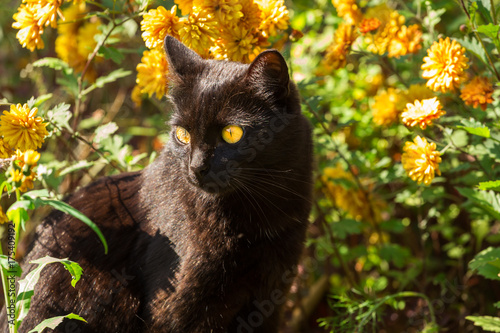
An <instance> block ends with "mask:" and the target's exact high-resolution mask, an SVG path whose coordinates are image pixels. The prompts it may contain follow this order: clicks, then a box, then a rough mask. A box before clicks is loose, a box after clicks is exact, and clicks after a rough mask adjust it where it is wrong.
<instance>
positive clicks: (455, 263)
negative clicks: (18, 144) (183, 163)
mask: <svg viewBox="0 0 500 333" xmlns="http://www.w3.org/2000/svg"><path fill="white" fill-rule="evenodd" d="M185 2H186V1H179V2H178V3H185ZM174 4H175V3H174V2H173V1H150V2H148V1H146V0H145V1H127V0H116V1H111V0H100V1H96V2H93V1H87V2H86V8H87V12H86V14H85V13H84V14H81V16H80V17H78V18H75V19H74V21H69V22H70V23H71V24H73V28H71V27H70V23H68V24H66V25H64V24H61V25H59V26H58V27H56V28H49V27H46V28H45V31H44V33H43V41H44V44H45V47H44V48H42V49H35V50H33V52H31V51H30V50H27V49H26V48H23V47H21V45H20V43H19V41H18V40H17V39H16V33H17V30H16V29H13V28H12V24H13V19H12V17H13V15H14V14H15V13H16V12H17V10H18V7H19V5H20V3H19V1H11V0H4V1H3V2H2V3H1V4H0V12H1V14H2V15H0V28H1V30H0V63H1V64H2V66H0V98H1V99H2V102H3V103H4V104H3V105H2V108H1V110H8V105H7V104H6V103H26V101H28V100H30V99H31V98H32V97H34V98H35V100H34V101H32V103H34V105H38V106H39V110H40V111H39V115H40V116H42V117H44V118H45V119H46V120H48V121H49V122H50V124H49V126H48V129H49V133H50V136H49V138H48V139H46V142H45V144H44V146H43V147H42V149H41V150H40V152H41V159H40V161H39V165H38V171H37V173H38V177H39V180H40V181H39V183H38V184H37V185H35V186H37V187H43V188H46V189H49V190H50V191H51V193H52V194H53V195H54V196H59V197H63V196H64V195H65V194H66V193H69V192H71V191H73V190H74V189H75V188H77V187H79V186H84V185H86V184H88V183H89V182H91V181H92V180H94V179H96V178H98V177H101V176H105V175H111V174H115V173H118V172H123V171H132V170H138V169H141V168H143V167H145V166H147V165H148V164H149V163H150V162H151V161H152V160H153V159H154V158H155V156H156V154H157V153H158V152H159V151H160V150H161V147H162V146H163V145H164V143H165V140H167V136H166V135H165V134H166V133H167V131H168V128H167V127H166V125H165V122H166V121H167V119H168V117H169V112H170V106H169V103H168V102H167V101H166V99H165V98H164V97H161V98H157V97H158V93H156V95H154V96H153V92H151V91H142V93H143V94H141V93H140V92H138V91H137V88H134V87H136V75H137V65H138V64H139V63H140V62H141V58H142V57H143V54H145V53H144V52H145V51H146V52H147V51H148V48H147V47H146V45H145V43H144V41H143V39H142V38H141V20H142V19H143V15H144V14H145V13H146V12H147V11H148V10H149V9H154V8H157V7H158V6H164V7H165V8H166V9H167V10H170V8H171V7H172V6H173V5H174ZM285 4H286V6H287V8H288V11H289V18H290V19H289V26H288V27H286V28H282V31H281V32H279V33H278V34H276V35H275V36H270V37H269V39H268V40H266V42H267V44H266V43H262V45H259V48H261V49H264V48H267V47H275V48H278V49H279V50H280V51H282V53H283V54H284V55H285V57H286V58H287V60H288V63H289V65H290V71H291V75H292V77H293V79H294V81H295V82H296V83H297V85H298V87H299V89H300V92H301V95H302V99H303V112H304V114H305V115H306V116H307V117H308V118H309V119H310V121H311V124H312V126H313V128H314V141H315V157H316V158H315V163H316V168H315V170H316V172H315V185H314V186H315V201H314V206H313V212H312V214H311V227H310V231H309V235H308V240H307V244H306V251H305V254H304V258H303V261H302V262H301V264H300V265H299V266H298V267H297V274H298V277H297V279H296V282H295V283H294V285H293V287H292V290H291V293H290V297H289V302H288V308H287V312H286V314H285V317H286V320H285V322H284V324H283V328H282V331H283V332H324V331H327V332H400V333H401V332H408V333H409V332H482V331H483V330H484V331H495V332H500V320H499V319H498V318H497V316H498V315H499V307H500V302H498V301H499V295H500V283H499V281H498V280H500V277H499V273H500V245H499V243H500V195H499V193H498V192H499V189H500V176H499V174H500V168H499V167H498V163H499V161H500V132H499V125H500V124H499V117H500V106H499V98H498V97H499V96H498V95H499V93H498V90H496V87H497V84H498V82H499V80H500V77H499V75H498V72H497V71H498V70H499V63H498V52H499V46H500V41H499V38H498V31H499V25H498V23H497V19H498V18H497V13H498V11H499V10H498V9H499V8H498V7H499V5H500V3H499V1H489V0H488V1H453V0H442V1H421V0H414V1H403V0H400V1H377V0H373V1H341V0H333V2H331V1H329V0H316V1H314V0H312V1H311V0H294V1H286V3H285ZM71 5H73V6H74V5H75V4H72V3H71V2H68V3H65V4H64V5H63V7H62V8H63V10H64V9H65V8H66V7H69V6H71ZM179 12H180V11H179ZM68 15H69V14H68ZM179 15H180V13H179ZM373 18H377V20H378V21H379V22H378V23H377V22H376V21H375V20H372V21H363V20H365V19H366V20H367V19H373ZM362 22H364V23H362ZM377 25H378V26H377ZM403 26H404V28H403ZM65 27H66V28H65ZM374 27H375V28H374ZM373 28H374V29H373ZM69 29H74V31H78V34H77V35H76V36H79V37H74V38H73V40H71V39H68V40H63V41H62V42H61V39H60V41H59V42H57V38H58V37H60V36H63V35H64V33H68V30H69ZM363 29H365V30H363ZM370 29H372V30H370ZM391 29H392V30H391ZM362 31H365V32H362ZM60 38H61V37H60ZM405 38H406V39H405ZM446 38H450V40H451V41H452V42H453V41H455V42H457V43H459V44H460V46H458V48H456V49H455V51H453V50H452V51H453V52H455V53H453V52H452V51H449V52H448V53H446V52H444V54H445V56H444V60H443V59H442V60H443V62H447V63H448V64H449V63H451V65H456V66H458V65H460V64H461V62H460V61H463V64H464V65H466V67H467V68H464V72H463V73H462V74H461V75H462V76H461V77H459V76H460V75H459V74H456V78H457V81H456V82H457V83H456V84H455V83H452V84H451V86H449V85H448V86H446V84H445V86H446V87H444V88H443V86H440V87H435V86H432V87H431V88H432V89H428V88H426V87H425V84H426V83H428V81H429V80H428V78H423V76H422V75H423V70H422V64H424V62H426V61H427V60H425V59H424V58H425V57H428V56H430V54H429V51H428V50H429V49H431V48H432V47H434V45H437V46H436V47H438V46H439V47H441V46H440V45H441V44H439V45H438V44H437V43H438V42H439V40H440V39H442V40H443V41H444V40H445V39H446ZM100 41H105V42H103V45H102V47H100V48H97V49H95V47H96V45H97V43H99V42H100ZM75 42H76V43H75ZM393 42H394V43H393ZM58 43H59V45H60V47H62V46H66V47H69V46H68V45H70V43H75V45H74V48H73V49H69V51H68V50H66V55H65V54H64V52H57V48H58ZM384 43H385V44H384ZM398 43H399V44H398ZM439 43H440V42H439ZM61 45H62V46H61ZM79 46H80V47H79ZM442 47H444V46H442ZM462 47H463V48H464V49H463V52H461V50H462ZM94 49H95V50H96V51H98V52H97V53H96V54H94V55H95V57H93V56H92V52H91V51H92V50H94ZM436 52H437V51H436ZM457 52H458V54H459V55H460V56H462V58H460V57H459V56H458V55H457ZM460 53H461V54H460ZM464 55H465V56H466V57H467V60H465V59H464V58H463V56H464ZM447 57H449V59H448V58H447ZM88 59H92V61H90V62H89V61H87V60H88ZM460 59H462V60H460ZM242 60H246V61H250V60H251V57H250V58H246V59H242ZM448 60H449V61H448ZM428 62H429V61H427V63H428ZM431 65H436V64H435V63H434V64H431ZM82 71H84V72H85V76H84V80H82V79H81V76H80V74H79V73H81V72H82ZM453 75H455V74H452V76H453ZM475 77H484V78H485V79H486V82H488V84H489V88H488V89H486V88H485V89H484V91H482V92H481V93H482V96H483V98H484V99H483V100H480V98H479V97H478V95H480V93H479V92H477V93H475V92H473V93H471V94H472V96H473V97H476V99H474V98H468V97H466V95H465V93H464V89H466V88H465V86H466V85H467V83H470V82H471V81H472V80H473V78H475ZM474 82H475V81H474ZM488 84H486V83H485V84H484V85H488ZM474 87H483V85H482V84H480V83H477V82H476V83H475V84H474ZM134 89H135V90H134ZM468 89H469V90H471V89H472V88H471V87H469V88H468ZM466 92H467V89H466ZM474 94H476V95H474ZM469 96H470V95H469ZM434 97H437V100H438V102H439V103H440V107H442V109H443V110H444V111H445V112H446V114H444V115H439V116H436V117H434V118H432V117H430V118H429V121H428V122H427V125H428V126H425V125H424V126H422V125H421V126H420V127H412V126H410V125H408V123H407V122H405V116H404V112H407V111H408V110H409V109H411V107H408V106H407V104H408V103H409V104H412V103H414V101H415V100H419V101H423V100H428V99H432V98H434ZM478 101H479V102H478ZM474 102H476V103H475V104H474ZM139 104H140V105H139ZM415 105H416V104H415ZM437 118H439V119H437ZM416 136H419V137H423V138H426V141H425V142H426V143H428V145H427V146H426V147H425V148H426V149H430V150H431V151H436V152H439V153H434V155H432V154H431V155H432V156H435V157H436V156H439V158H437V157H436V158H435V159H434V160H433V162H432V163H431V162H426V163H428V165H430V166H431V167H432V172H431V173H428V174H426V175H427V176H428V178H426V181H420V182H419V181H415V180H412V178H411V177H410V176H409V175H408V173H409V172H410V171H411V170H410V171H409V170H408V168H406V167H404V166H403V164H404V163H402V159H404V158H405V154H407V155H406V156H407V157H406V158H407V160H408V158H409V159H410V162H408V163H410V164H411V162H413V163H414V162H415V158H413V159H412V158H411V156H412V155H411V153H412V152H415V151H417V150H416V148H415V147H416V146H414V145H413V144H412V142H416V141H414V140H416V139H415V138H416ZM433 145H434V146H433ZM431 146H432V147H431ZM405 147H406V148H405ZM429 147H430V148H429ZM405 149H406V150H405ZM412 149H413V150H412ZM408 156H410V157H408ZM427 156H429V154H428V155H427ZM412 165H413V164H412ZM426 165H427V164H426ZM428 165H427V166H428ZM413 166H414V165H413ZM438 170H439V171H438ZM422 172H423V171H420V172H417V175H419V174H420V173H422ZM439 172H440V174H439ZM416 180H418V179H416ZM9 200H11V201H12V200H13V199H12V198H8V197H6V195H5V194H4V196H3V197H2V206H3V208H4V210H5V209H6V208H7V207H8V205H9ZM46 213H47V211H46V210H38V211H35V212H34V213H33V222H30V224H29V225H28V226H27V229H28V232H27V233H26V234H27V236H26V237H25V238H24V240H23V242H22V244H21V246H20V249H21V251H22V249H26V246H27V245H28V244H29V241H30V239H31V236H30V232H29V231H31V230H33V226H34V225H35V223H36V221H39V220H40V219H42V218H43V216H44V215H45V214H46Z"/></svg>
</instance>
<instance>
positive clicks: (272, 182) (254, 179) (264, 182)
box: [238, 173, 312, 203]
mask: <svg viewBox="0 0 500 333" xmlns="http://www.w3.org/2000/svg"><path fill="white" fill-rule="evenodd" d="M238 177H239V178H244V179H245V180H248V181H252V182H259V183H260V184H262V185H269V186H271V187H275V188H277V189H280V190H283V191H285V192H288V193H290V194H292V195H294V196H297V197H299V198H301V199H304V200H307V201H308V202H309V203H312V202H311V200H309V199H308V198H307V197H305V196H304V195H303V194H301V193H299V192H297V191H294V190H292V189H291V188H289V187H288V186H286V185H285V184H282V183H279V182H277V181H275V180H272V179H268V178H261V177H255V174H245V173H241V174H239V175H238ZM288 180H295V179H288ZM268 190H269V189H268ZM267 192H268V193H270V194H274V195H278V194H277V193H275V192H269V191H267ZM279 197H281V198H282V199H286V198H285V197H283V196H279Z"/></svg>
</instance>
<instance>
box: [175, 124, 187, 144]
mask: <svg viewBox="0 0 500 333" xmlns="http://www.w3.org/2000/svg"><path fill="white" fill-rule="evenodd" d="M175 135H176V136H177V139H178V140H179V141H180V142H181V143H183V144H185V145H187V144H188V143H190V142H191V135H190V134H189V132H188V131H187V130H186V129H185V128H184V127H180V126H177V127H176V128H175Z"/></svg>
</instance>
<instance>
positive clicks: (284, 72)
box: [247, 50, 290, 99]
mask: <svg viewBox="0 0 500 333" xmlns="http://www.w3.org/2000/svg"><path fill="white" fill-rule="evenodd" d="M247 77H248V78H250V79H251V80H252V81H254V82H256V83H257V84H262V85H263V86H264V87H266V88H267V89H272V91H273V92H274V94H275V96H276V97H277V99H283V98H286V97H287V96H288V84H289V82H290V77H289V75H288V66H287V65H286V61H285V59H284V58H283V56H282V55H281V53H279V52H278V51H276V50H266V51H264V52H262V53H261V54H259V55H258V56H257V57H256V58H255V60H254V61H253V62H252V63H251V64H250V67H249V68H248V72H247Z"/></svg>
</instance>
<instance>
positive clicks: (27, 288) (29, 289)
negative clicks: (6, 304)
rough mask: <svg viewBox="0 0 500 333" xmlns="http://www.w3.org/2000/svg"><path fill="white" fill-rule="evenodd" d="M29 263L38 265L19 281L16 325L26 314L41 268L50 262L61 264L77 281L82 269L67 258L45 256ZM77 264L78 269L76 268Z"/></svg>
mask: <svg viewBox="0 0 500 333" xmlns="http://www.w3.org/2000/svg"><path fill="white" fill-rule="evenodd" d="M30 263H32V264H38V267H36V268H35V269H33V270H32V271H31V272H29V273H28V274H27V275H26V277H25V278H24V279H22V280H20V281H19V291H18V294H17V302H16V309H17V314H18V316H17V321H16V326H19V325H21V323H22V321H23V320H24V318H26V316H27V315H28V312H29V309H30V306H31V298H32V297H33V294H34V290H35V286H36V284H37V283H38V280H39V279H40V274H41V272H42V270H43V269H44V268H45V266H47V265H48V264H52V263H61V264H63V265H64V267H65V268H66V269H67V270H68V271H69V272H70V274H71V276H72V279H73V280H76V282H78V280H79V279H80V277H81V273H82V269H81V268H80V267H79V265H78V263H76V262H74V261H71V260H68V259H57V258H53V257H49V256H47V257H43V258H40V259H37V260H33V261H31V262H30ZM77 266H78V268H79V269H78V268H77ZM73 280H72V281H71V285H73V287H74V285H75V284H76V282H74V283H73Z"/></svg>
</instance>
